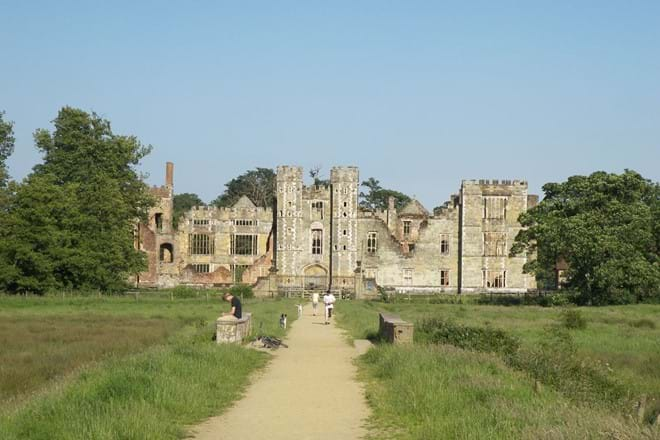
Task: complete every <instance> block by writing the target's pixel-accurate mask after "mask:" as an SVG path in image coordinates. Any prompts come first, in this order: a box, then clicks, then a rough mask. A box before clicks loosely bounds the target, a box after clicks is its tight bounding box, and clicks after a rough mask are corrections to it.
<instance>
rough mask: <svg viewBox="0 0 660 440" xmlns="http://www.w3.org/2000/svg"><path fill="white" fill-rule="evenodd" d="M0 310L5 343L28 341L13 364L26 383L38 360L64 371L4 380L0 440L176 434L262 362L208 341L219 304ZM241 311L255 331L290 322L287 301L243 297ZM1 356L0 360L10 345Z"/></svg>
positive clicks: (42, 304) (23, 302) (85, 303)
mask: <svg viewBox="0 0 660 440" xmlns="http://www.w3.org/2000/svg"><path fill="white" fill-rule="evenodd" d="M0 307H2V308H1V309H0V322H2V325H3V326H5V327H3V328H4V330H3V331H4V332H5V333H6V334H7V335H8V336H7V337H8V338H11V334H12V333H14V332H19V331H20V332H26V333H27V336H20V337H21V338H23V337H25V338H28V339H23V341H27V340H29V341H31V342H32V343H31V344H27V345H25V346H23V348H22V350H23V351H24V355H25V356H29V357H31V358H32V361H31V362H30V363H28V364H24V365H23V368H24V369H25V370H26V371H25V372H26V377H28V379H29V378H30V377H31V375H37V376H38V375H39V373H38V371H39V370H38V368H36V366H38V365H40V364H42V363H55V364H58V362H57V361H58V359H59V360H60V361H62V363H63V365H65V366H66V367H65V368H61V367H56V368H55V370H53V371H52V373H53V374H52V375H46V376H44V377H42V378H41V379H39V380H37V381H36V382H34V383H33V384H31V385H30V387H28V388H27V389H26V388H20V386H19V387H17V384H16V383H13V382H20V381H17V380H12V379H11V378H9V380H7V382H8V383H6V384H5V386H7V387H8V388H9V389H13V390H14V391H12V392H13V393H14V394H16V395H17V398H16V399H14V401H13V402H12V403H11V404H7V402H6V401H5V404H4V406H3V404H2V403H1V402H0V438H2V439H3V440H4V439H19V438H31V439H32V438H33V439H70V438H94V439H116V438H126V439H149V438H158V439H161V438H164V439H167V438H180V437H182V436H184V435H185V427H186V426H187V425H191V424H194V423H196V422H198V421H200V420H202V419H204V418H206V417H208V416H210V415H213V414H217V413H219V412H220V411H221V410H222V409H223V408H226V407H227V406H228V405H229V404H231V402H233V401H234V400H236V399H237V398H239V397H240V394H241V392H242V390H243V389H244V388H245V385H246V384H247V382H248V378H249V376H250V374H251V372H253V371H254V370H255V369H258V368H261V367H262V366H263V365H265V363H266V362H267V360H268V358H269V355H268V354H267V353H262V352H258V351H255V350H251V349H249V348H246V347H243V346H239V345H217V344H215V343H214V342H212V341H211V336H212V333H213V329H214V323H215V318H216V317H217V316H218V315H219V314H220V313H221V312H222V311H226V310H227V309H228V304H227V303H221V302H219V301H216V302H211V301H209V302H206V298H205V297H192V298H187V299H186V298H178V299H175V300H174V301H172V299H171V296H170V295H169V294H161V293H157V294H155V295H153V296H146V295H145V296H144V297H140V298H139V300H138V301H135V299H134V298H130V297H101V298H99V297H94V296H88V297H66V299H62V298H61V297H50V298H48V297H46V298H28V299H25V298H8V297H0ZM244 310H245V311H249V312H252V313H253V319H254V324H255V327H261V331H262V332H263V333H265V334H271V335H277V336H283V335H284V330H282V329H280V328H279V326H278V317H279V314H280V313H288V314H289V316H290V317H291V320H295V319H296V314H295V313H292V311H294V310H295V307H294V301H292V300H291V301H287V300H283V301H261V300H249V301H245V305H244ZM28 329H29V331H28ZM49 335H50V336H49ZM41 338H44V339H46V340H45V341H43V343H42V342H38V341H39V340H40V339H41ZM48 338H50V339H48ZM49 345H51V346H52V347H51V348H52V351H51V352H49V351H48V346H49ZM0 349H2V350H5V349H6V347H4V346H3V348H0ZM11 350H12V351H11V354H7V356H8V358H7V359H9V361H8V363H9V364H12V363H13V361H12V360H11V359H12V357H15V356H16V355H17V353H19V351H20V350H21V347H20V343H19V342H16V343H14V345H13V348H11ZM87 351H91V352H92V354H89V353H87ZM4 379H5V378H4V377H3V378H2V380H4ZM12 387H13V388H12Z"/></svg>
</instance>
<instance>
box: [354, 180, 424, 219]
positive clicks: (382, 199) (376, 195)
mask: <svg viewBox="0 0 660 440" xmlns="http://www.w3.org/2000/svg"><path fill="white" fill-rule="evenodd" d="M361 186H363V187H364V188H366V191H364V192H362V191H361V192H360V206H361V207H362V208H364V209H369V210H372V211H373V210H379V209H380V210H383V209H387V206H388V205H387V204H388V200H389V198H390V197H394V206H395V208H396V209H401V208H403V207H404V206H405V205H406V204H407V203H408V202H410V201H411V200H412V199H411V198H410V197H408V196H407V195H405V194H403V193H401V192H399V191H395V190H392V189H385V188H383V187H382V186H380V182H379V181H378V180H376V179H374V178H373V177H370V178H368V179H367V180H365V181H363V182H362V184H361Z"/></svg>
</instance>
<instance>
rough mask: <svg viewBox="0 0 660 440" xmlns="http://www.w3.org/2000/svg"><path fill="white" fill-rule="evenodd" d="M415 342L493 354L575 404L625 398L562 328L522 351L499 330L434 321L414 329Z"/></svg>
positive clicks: (509, 336) (605, 369)
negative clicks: (579, 354) (555, 390)
mask: <svg viewBox="0 0 660 440" xmlns="http://www.w3.org/2000/svg"><path fill="white" fill-rule="evenodd" d="M573 312H577V311H573ZM580 318H581V316H580ZM581 319H582V318H581ZM415 339H416V340H417V341H418V342H430V343H438V344H449V345H454V346H456V347H459V348H462V349H465V350H472V351H483V352H491V353H496V354H498V355H499V356H500V357H501V358H502V359H503V360H504V362H505V363H506V364H507V365H509V366H510V367H512V368H515V369H517V370H520V371H523V372H525V373H527V374H529V375H530V376H531V377H533V378H534V379H537V380H539V381H540V382H542V383H544V384H546V385H549V386H551V387H553V388H555V389H557V390H558V391H559V392H561V393H562V394H564V395H566V396H567V397H569V398H570V399H573V400H575V401H590V402H601V403H613V402H616V401H619V400H620V399H622V398H623V397H624V395H625V393H624V391H623V388H622V387H621V386H620V385H619V384H617V383H616V382H614V381H612V380H611V379H610V378H609V377H608V373H607V368H606V366H604V365H601V364H599V363H597V362H593V363H589V362H584V360H583V359H580V358H578V356H577V350H576V347H575V344H574V343H573V340H572V338H571V335H570V334H569V332H568V331H567V330H566V329H563V328H553V329H550V330H549V332H548V335H547V337H546V338H545V339H544V340H543V341H541V342H540V343H539V344H538V346H536V347H534V348H532V349H525V348H522V347H520V343H519V342H518V340H517V339H516V338H514V337H513V336H511V335H509V334H508V333H507V332H505V331H503V330H498V329H492V328H488V327H485V328H481V327H468V326H462V325H458V324H455V323H452V322H449V321H444V320H441V319H437V318H434V319H427V320H424V321H422V322H421V323H420V324H419V325H418V326H417V329H416V331H415Z"/></svg>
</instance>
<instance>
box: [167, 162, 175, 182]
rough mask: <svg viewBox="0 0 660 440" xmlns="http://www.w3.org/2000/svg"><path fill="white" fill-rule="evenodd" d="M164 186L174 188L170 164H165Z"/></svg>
mask: <svg viewBox="0 0 660 440" xmlns="http://www.w3.org/2000/svg"><path fill="white" fill-rule="evenodd" d="M165 185H167V186H169V187H173V186H174V164H173V163H172V162H167V164H166V165H165Z"/></svg>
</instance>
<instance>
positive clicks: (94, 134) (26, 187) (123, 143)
mask: <svg viewBox="0 0 660 440" xmlns="http://www.w3.org/2000/svg"><path fill="white" fill-rule="evenodd" d="M53 123H54V125H55V130H54V132H53V133H50V132H48V131H46V130H37V131H36V132H35V142H36V145H37V148H38V149H39V150H40V151H41V152H42V153H43V154H44V159H43V163H41V164H39V165H36V166H35V167H34V170H33V172H32V174H31V175H30V176H28V178H27V179H26V180H25V182H24V183H23V184H22V185H20V187H19V188H18V189H17V191H16V197H15V199H14V200H13V202H12V204H11V206H10V209H9V215H8V222H7V231H8V236H9V237H11V239H10V240H5V243H4V246H3V247H2V249H1V250H0V252H1V255H0V258H2V259H3V260H4V261H6V262H12V263H13V266H12V269H11V270H5V271H3V274H2V276H1V277H0V283H1V284H2V285H3V286H4V287H5V288H6V289H8V290H10V291H27V290H29V291H33V292H38V293H39V292H45V291H48V290H50V289H57V288H74V289H101V290H116V289H120V288H122V287H124V286H125V282H126V280H127V278H128V276H129V275H130V274H133V273H136V272H138V271H140V270H143V269H144V268H145V267H146V266H145V261H144V256H143V255H142V253H140V252H138V251H136V250H135V249H134V247H133V233H132V232H133V226H134V224H135V221H136V219H138V218H144V217H145V214H146V211H147V209H148V207H149V206H151V204H152V203H153V199H152V197H151V196H150V195H149V191H148V187H147V186H146V184H145V183H144V181H143V179H142V176H141V175H139V174H138V173H137V171H136V170H135V166H136V165H137V164H138V163H139V161H140V159H142V158H143V157H144V156H145V155H146V154H148V152H149V151H150V147H145V146H143V145H142V144H141V143H140V142H139V141H138V140H137V139H136V138H135V137H133V136H120V135H116V134H114V133H113V132H112V130H111V127H110V123H109V122H108V121H107V120H104V119H102V118H100V117H99V116H98V115H96V114H94V113H92V114H89V113H87V112H84V111H82V110H79V109H75V108H71V107H64V108H63V109H62V110H60V112H59V114H58V115H57V118H56V119H55V120H54V121H53Z"/></svg>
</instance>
